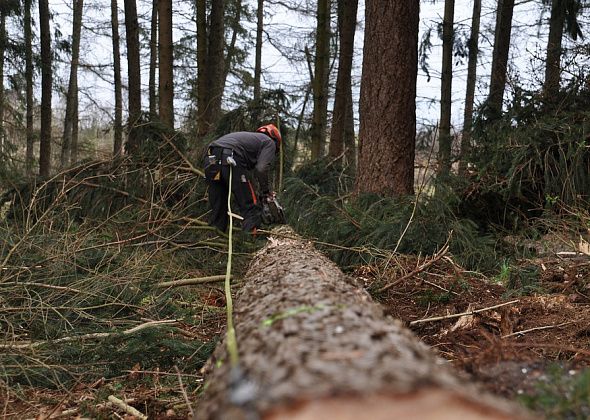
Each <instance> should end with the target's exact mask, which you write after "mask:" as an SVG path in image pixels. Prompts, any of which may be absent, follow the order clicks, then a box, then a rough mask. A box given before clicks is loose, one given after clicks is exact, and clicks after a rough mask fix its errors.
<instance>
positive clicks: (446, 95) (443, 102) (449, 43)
mask: <svg viewBox="0 0 590 420" xmlns="http://www.w3.org/2000/svg"><path fill="white" fill-rule="evenodd" d="M454 20H455V0H445V13H444V18H443V35H442V41H443V53H442V54H443V57H442V71H441V74H442V80H441V90H440V121H439V125H438V175H439V176H441V177H445V176H447V175H448V174H449V173H450V172H451V164H452V162H451V149H452V145H453V138H452V137H451V104H452V97H451V94H452V92H453V90H452V85H453V39H454V38H455V36H454V30H453V24H454Z"/></svg>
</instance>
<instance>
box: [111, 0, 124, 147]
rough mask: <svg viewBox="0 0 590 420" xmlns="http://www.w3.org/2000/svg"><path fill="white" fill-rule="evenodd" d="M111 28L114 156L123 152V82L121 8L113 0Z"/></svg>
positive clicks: (115, 0)
mask: <svg viewBox="0 0 590 420" xmlns="http://www.w3.org/2000/svg"><path fill="white" fill-rule="evenodd" d="M111 30H112V35H113V63H114V67H113V79H114V84H115V92H114V93H115V118H114V128H113V157H115V158H117V157H119V156H121V154H122V153H123V92H122V83H121V51H120V42H121V41H120V37H119V9H118V7H117V0H111Z"/></svg>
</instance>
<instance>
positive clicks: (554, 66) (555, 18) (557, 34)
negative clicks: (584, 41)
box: [543, 0, 565, 102]
mask: <svg viewBox="0 0 590 420" xmlns="http://www.w3.org/2000/svg"><path fill="white" fill-rule="evenodd" d="M564 22H565V7H564V4H563V0H553V2H552V4H551V18H550V20H549V39H548V40H547V61H546V63H545V83H544V86H543V91H544V94H545V100H546V101H549V102H551V101H552V100H554V98H555V96H557V94H558V93H559V78H560V73H561V43H562V39H563V25H564Z"/></svg>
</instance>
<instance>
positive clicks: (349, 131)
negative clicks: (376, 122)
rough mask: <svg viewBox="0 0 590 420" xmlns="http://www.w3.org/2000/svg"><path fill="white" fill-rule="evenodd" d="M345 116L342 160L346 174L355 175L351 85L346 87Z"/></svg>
mask: <svg viewBox="0 0 590 420" xmlns="http://www.w3.org/2000/svg"><path fill="white" fill-rule="evenodd" d="M347 96H348V99H347V101H346V105H347V106H346V115H345V116H344V147H345V151H344V158H345V165H346V168H347V172H348V173H349V174H354V173H356V160H357V159H356V139H355V135H354V109H353V106H352V104H353V102H352V84H351V85H350V86H348V93H347Z"/></svg>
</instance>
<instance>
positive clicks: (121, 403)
mask: <svg viewBox="0 0 590 420" xmlns="http://www.w3.org/2000/svg"><path fill="white" fill-rule="evenodd" d="M108 399H109V401H110V402H112V403H113V404H114V405H115V406H117V407H118V408H120V409H121V410H123V411H125V412H126V413H127V414H131V415H132V416H135V417H137V418H138V419H141V420H147V418H148V417H147V416H146V415H144V414H143V413H142V412H141V411H138V410H137V409H135V408H133V407H131V406H130V405H129V404H127V403H126V402H125V401H122V400H120V399H119V398H117V397H115V396H114V395H109V398H108Z"/></svg>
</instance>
